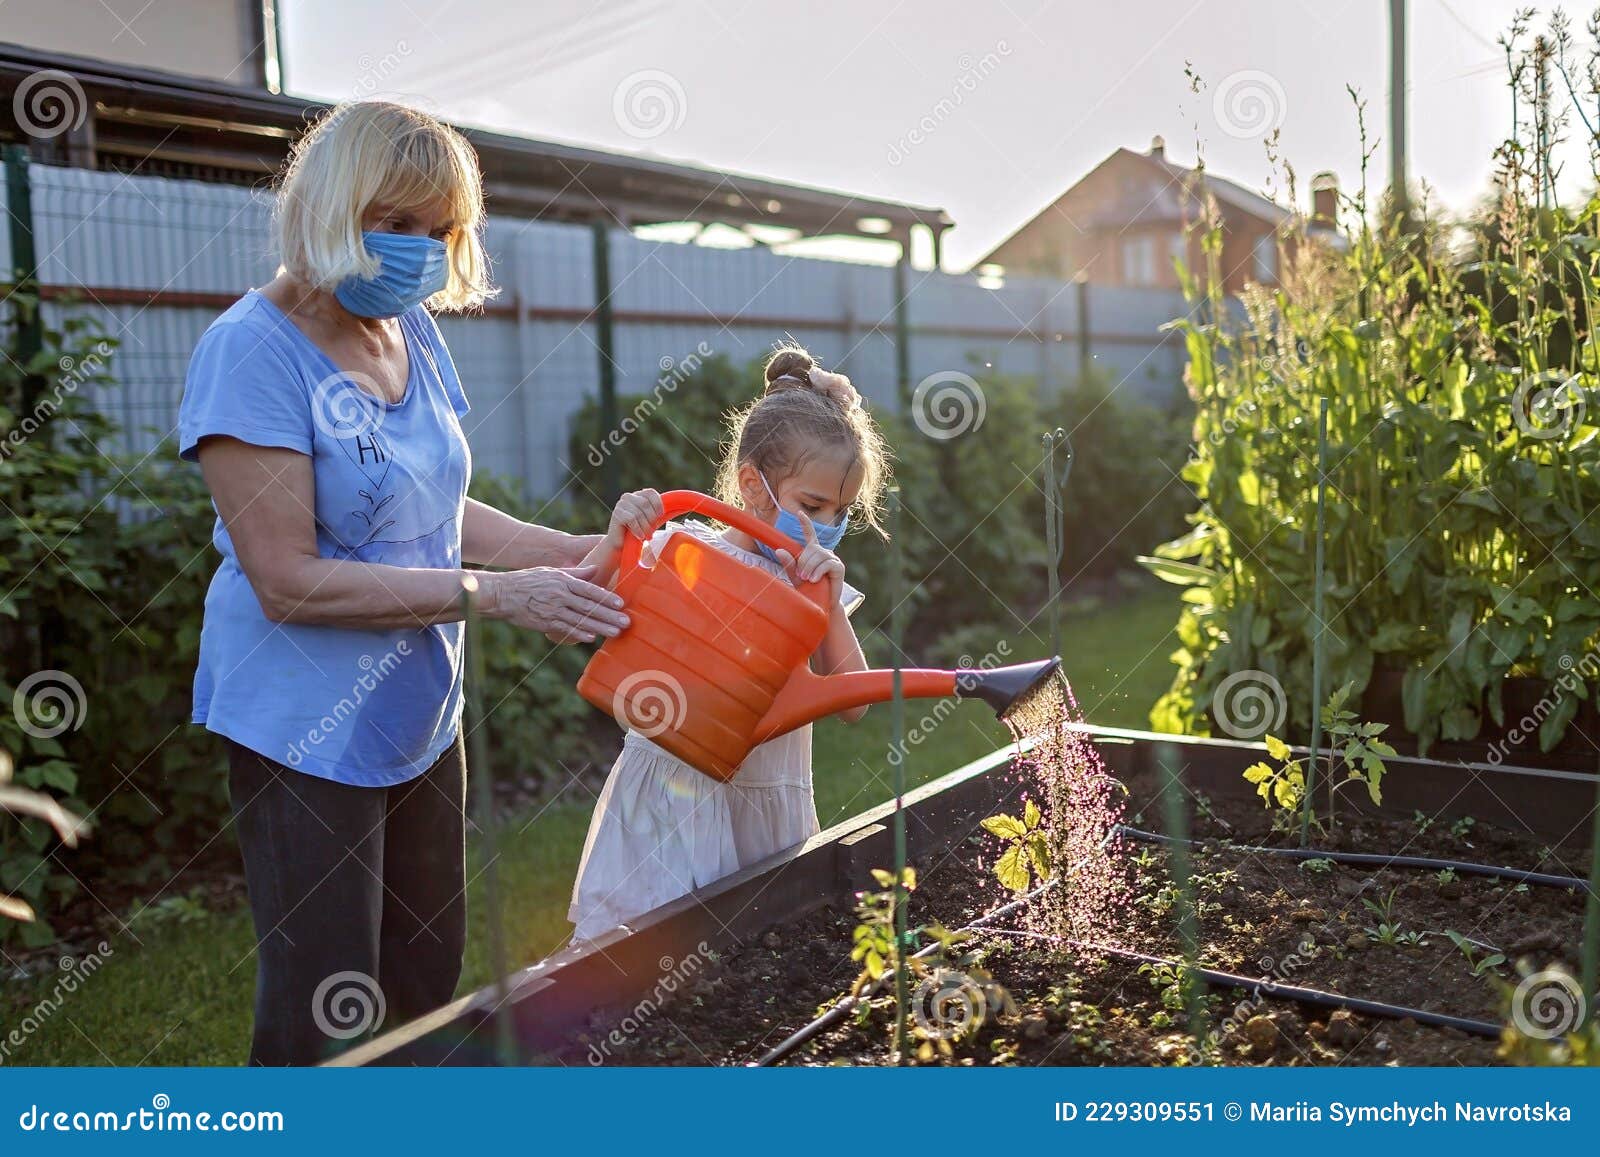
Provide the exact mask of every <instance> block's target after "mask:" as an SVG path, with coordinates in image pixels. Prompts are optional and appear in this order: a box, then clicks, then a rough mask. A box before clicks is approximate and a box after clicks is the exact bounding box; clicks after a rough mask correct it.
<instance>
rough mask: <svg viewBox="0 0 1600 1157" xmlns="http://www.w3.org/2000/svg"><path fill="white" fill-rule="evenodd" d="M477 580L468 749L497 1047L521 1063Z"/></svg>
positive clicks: (501, 1058)
mask: <svg viewBox="0 0 1600 1157" xmlns="http://www.w3.org/2000/svg"><path fill="white" fill-rule="evenodd" d="M477 589H478V580H477V579H476V578H475V577H474V576H472V575H470V574H467V575H462V576H461V608H462V612H463V615H462V617H463V618H464V619H465V620H466V624H467V626H466V631H467V639H466V644H467V681H466V693H467V716H468V723H467V750H468V753H469V758H470V759H471V761H472V786H473V797H474V798H473V802H474V805H475V810H476V811H477V813H478V826H479V828H481V829H482V831H483V854H484V870H483V890H484V898H485V901H486V907H487V908H488V923H489V966H490V968H491V969H492V970H493V971H494V985H495V991H494V998H495V999H494V1012H493V1014H492V1015H493V1018H494V1051H495V1060H496V1061H497V1062H499V1064H501V1065H503V1066H511V1065H515V1064H517V1063H518V1060H517V1050H516V1045H515V1042H514V1041H513V1039H512V1035H511V1014H510V1010H509V1009H507V1007H506V1000H507V989H506V942H505V929H504V927H503V926H502V924H501V911H500V847H499V840H498V839H497V838H496V836H495V825H494V776H493V775H492V774H490V771H489V751H488V742H487V740H488V735H487V732H486V730H485V728H486V727H487V723H488V721H487V720H486V719H485V718H484V714H483V682H484V675H483V631H482V628H481V624H480V623H479V621H478V612H477V611H476V610H475V609H474V608H473V605H472V596H473V594H474V593H476V591H477Z"/></svg>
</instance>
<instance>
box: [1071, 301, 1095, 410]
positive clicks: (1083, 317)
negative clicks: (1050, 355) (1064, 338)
mask: <svg viewBox="0 0 1600 1157" xmlns="http://www.w3.org/2000/svg"><path fill="white" fill-rule="evenodd" d="M1072 284H1073V285H1074V286H1075V287H1076V289H1077V298H1078V384H1079V385H1083V384H1084V383H1086V382H1087V381H1088V380H1089V372H1090V370H1091V369H1093V368H1094V348H1093V346H1092V345H1091V343H1090V339H1089V275H1088V274H1086V273H1080V274H1078V275H1077V276H1076V277H1074V278H1073V279H1072Z"/></svg>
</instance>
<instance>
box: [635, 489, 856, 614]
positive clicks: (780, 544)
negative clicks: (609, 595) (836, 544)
mask: <svg viewBox="0 0 1600 1157" xmlns="http://www.w3.org/2000/svg"><path fill="white" fill-rule="evenodd" d="M661 504H662V507H663V509H662V512H661V517H660V518H659V519H657V520H656V522H655V524H654V525H653V526H652V527H651V528H650V531H651V533H652V534H653V533H655V531H656V530H658V529H659V528H660V527H661V525H662V524H663V523H665V522H667V521H668V520H670V519H672V518H675V517H676V516H678V515H680V514H704V515H707V516H708V517H711V518H714V519H716V520H717V521H718V522H722V523H726V524H727V525H729V526H731V527H733V528H734V529H735V530H742V531H744V532H745V533H746V534H748V535H749V536H750V537H751V538H753V539H755V540H756V541H757V542H764V543H766V544H767V545H768V546H770V547H771V548H772V549H773V550H786V551H788V552H789V553H790V554H791V555H793V556H795V557H796V558H798V557H799V556H800V551H801V550H803V549H804V544H802V543H798V542H796V541H795V540H794V539H792V538H790V537H789V536H788V535H787V534H783V533H781V532H780V531H778V530H777V529H775V528H773V527H771V526H768V525H767V524H766V523H765V522H762V521H761V520H760V519H759V518H757V517H756V516H755V515H753V514H750V513H748V512H746V511H743V510H740V509H739V508H738V507H737V506H729V505H728V504H727V503H726V502H718V501H717V500H716V499H715V498H712V497H711V496H710V495H709V494H701V493H700V492H699V491H698V490H668V491H666V492H665V493H663V494H662V495H661ZM643 549H644V540H643V539H642V538H640V537H639V536H638V535H636V534H634V533H633V531H631V530H624V531H623V532H622V558H621V561H620V563H619V565H618V568H617V582H618V584H619V585H620V584H621V582H622V580H623V578H625V577H626V576H627V575H629V574H631V573H632V572H633V568H634V567H636V566H638V565H639V552H640V551H641V550H643ZM828 586H829V584H828V582H827V580H825V579H817V580H816V581H814V582H808V583H801V584H800V585H799V587H798V588H797V589H798V590H799V591H800V592H801V593H802V594H804V595H806V596H807V597H809V598H810V599H811V601H812V602H814V603H816V604H817V606H819V607H821V608H822V609H823V610H824V611H826V610H827V609H828V595H829V591H828Z"/></svg>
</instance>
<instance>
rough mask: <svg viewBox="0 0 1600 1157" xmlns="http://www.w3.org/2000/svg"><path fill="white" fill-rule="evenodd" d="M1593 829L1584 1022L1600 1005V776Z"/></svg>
mask: <svg viewBox="0 0 1600 1157" xmlns="http://www.w3.org/2000/svg"><path fill="white" fill-rule="evenodd" d="M1595 784H1596V787H1595V812H1594V815H1593V817H1592V818H1593V826H1594V832H1593V835H1592V838H1591V840H1590V848H1589V855H1590V861H1589V894H1588V896H1586V897H1585V898H1584V905H1583V960H1582V969H1581V970H1582V972H1583V978H1582V984H1583V991H1584V992H1585V993H1587V994H1588V998H1589V1000H1588V1004H1587V1006H1586V1008H1585V1016H1584V1021H1585V1024H1586V1025H1588V1026H1591V1027H1592V1026H1593V1025H1594V1024H1595V1014H1596V1012H1597V1011H1600V1010H1597V1009H1596V1005H1600V776H1597V777H1596V778H1595Z"/></svg>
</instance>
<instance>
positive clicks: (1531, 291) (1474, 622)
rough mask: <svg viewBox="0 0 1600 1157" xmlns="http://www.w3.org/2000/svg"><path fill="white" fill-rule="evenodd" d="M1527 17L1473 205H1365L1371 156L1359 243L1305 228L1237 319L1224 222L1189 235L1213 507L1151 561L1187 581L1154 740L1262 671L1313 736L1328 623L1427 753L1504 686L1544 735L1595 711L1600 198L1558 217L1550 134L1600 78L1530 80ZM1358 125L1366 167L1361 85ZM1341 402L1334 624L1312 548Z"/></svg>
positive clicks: (1188, 474) (1498, 709)
mask: <svg viewBox="0 0 1600 1157" xmlns="http://www.w3.org/2000/svg"><path fill="white" fill-rule="evenodd" d="M1526 29H1527V22H1526V20H1525V19H1523V18H1520V17H1519V18H1518V19H1517V20H1516V21H1515V22H1514V24H1513V27H1512V29H1511V30H1510V32H1509V33H1508V35H1507V37H1506V40H1505V43H1506V59H1507V61H1508V65H1509V66H1510V67H1511V68H1512V72H1511V75H1509V76H1508V98H1509V99H1508V102H1507V104H1508V107H1509V110H1510V115H1509V116H1508V117H1507V123H1508V124H1509V125H1510V126H1511V128H1512V132H1511V135H1510V137H1509V138H1508V139H1507V140H1506V141H1505V142H1504V143H1503V144H1502V145H1501V147H1500V148H1499V149H1498V150H1497V152H1496V155H1495V158H1494V159H1495V162H1496V186H1497V187H1496V189H1495V193H1494V196H1493V198H1492V200H1491V202H1490V203H1489V205H1488V207H1487V208H1486V209H1485V210H1484V211H1483V212H1481V213H1480V214H1479V215H1477V216H1476V217H1474V218H1472V219H1469V220H1466V221H1454V220H1447V219H1443V218H1442V217H1440V216H1439V215H1438V214H1437V212H1436V211H1435V210H1434V209H1433V208H1432V207H1431V206H1429V205H1428V204H1427V203H1426V202H1425V201H1418V202H1413V203H1412V206H1411V208H1410V209H1409V211H1408V212H1407V213H1406V214H1403V215H1402V214H1400V213H1397V212H1395V211H1394V208H1395V207H1394V206H1393V205H1391V204H1379V203H1376V202H1375V201H1372V200H1369V196H1368V192H1367V182H1366V166H1365V162H1363V165H1362V180H1361V184H1360V188H1359V191H1358V192H1357V193H1356V194H1355V195H1354V196H1350V197H1345V198H1342V199H1341V201H1340V204H1339V218H1340V224H1341V226H1342V231H1343V234H1344V239H1343V241H1342V242H1341V243H1340V244H1337V245H1328V244H1323V243H1322V242H1321V241H1319V240H1318V238H1317V237H1316V236H1315V235H1314V230H1313V229H1312V228H1311V226H1312V222H1309V221H1305V220H1296V221H1294V222H1293V223H1292V224H1291V225H1290V226H1288V227H1287V228H1286V230H1285V233H1284V236H1283V252H1282V260H1281V261H1280V268H1281V269H1282V270H1283V275H1282V279H1281V284H1280V285H1278V286H1275V287H1271V288H1268V287H1261V286H1254V287H1250V288H1247V289H1246V290H1245V291H1244V292H1243V293H1242V294H1240V295H1239V298H1238V301H1237V305H1238V308H1237V309H1235V308H1234V303H1233V302H1231V301H1229V300H1228V299H1227V295H1226V294H1225V293H1224V289H1223V274H1224V271H1225V266H1224V263H1223V252H1222V240H1223V236H1222V234H1223V230H1222V215H1221V213H1220V211H1217V210H1209V209H1208V211H1207V213H1206V215H1205V217H1204V219H1203V220H1201V221H1200V222H1199V223H1198V224H1197V226H1196V230H1197V233H1198V241H1199V244H1198V245H1197V246H1196V249H1197V250H1198V251H1199V253H1200V260H1199V261H1198V262H1197V264H1196V266H1195V268H1194V269H1193V270H1190V269H1184V270H1183V284H1184V289H1185V292H1186V294H1187V296H1188V300H1189V305H1190V310H1189V313H1188V316H1187V317H1186V318H1185V319H1184V320H1181V321H1178V322H1175V323H1173V327H1172V328H1173V329H1174V330H1175V331H1177V332H1178V333H1180V334H1181V335H1182V336H1183V339H1184V342H1185V345H1186V349H1187V355H1188V357H1187V361H1188V364H1187V369H1186V373H1185V380H1186V384H1187V387H1188V390H1189V393H1190V396H1191V398H1192V399H1193V401H1194V405H1195V410H1196V421H1195V427H1194V431H1193V444H1194V447H1195V455H1194V457H1193V459H1192V460H1191V462H1190V463H1189V464H1188V465H1187V466H1186V467H1185V469H1184V471H1183V476H1184V479H1185V481H1186V482H1187V483H1188V485H1189V486H1190V487H1191V489H1192V490H1193V492H1194V495H1195V497H1196V499H1197V500H1198V502H1199V504H1200V509H1199V511H1198V512H1197V513H1196V514H1195V515H1193V516H1192V518H1191V520H1190V521H1191V524H1192V525H1191V529H1190V530H1189V532H1188V533H1186V534H1184V535H1182V536H1180V537H1177V538H1175V539H1173V540H1171V541H1169V542H1167V543H1165V544H1164V545H1162V546H1161V547H1159V548H1157V549H1156V550H1154V551H1153V552H1152V554H1151V555H1150V556H1148V557H1147V558H1146V559H1145V560H1142V561H1144V562H1145V564H1146V565H1147V566H1148V567H1149V569H1150V570H1151V571H1152V572H1153V573H1155V574H1156V575H1157V576H1158V577H1161V578H1163V579H1165V580H1166V581H1169V582H1172V583H1175V584H1177V585H1179V586H1181V587H1182V588H1183V601H1184V605H1183V609H1182V611H1181V613H1180V615H1179V618H1178V623H1177V626H1176V634H1177V638H1178V650H1177V653H1176V656H1175V658H1176V663H1177V670H1176V672H1175V675H1174V679H1173V682H1172V685H1171V687H1170V688H1169V690H1168V691H1167V693H1166V694H1165V695H1164V696H1163V697H1162V699H1161V700H1160V701H1159V702H1158V704H1157V705H1156V707H1155V709H1154V710H1153V712H1152V717H1151V718H1152V723H1153V725H1154V726H1155V727H1156V729H1157V730H1163V731H1174V732H1189V733H1202V734H1204V733H1209V732H1210V731H1211V727H1212V723H1211V707H1212V699H1213V696H1214V695H1215V693H1216V691H1217V690H1218V688H1219V686H1220V684H1221V683H1222V681H1223V680H1224V679H1226V678H1227V677H1228V676H1230V675H1232V674H1234V673H1237V672H1243V671H1255V672H1260V673H1264V674H1266V675H1267V676H1270V677H1271V678H1272V679H1274V680H1275V681H1276V682H1277V684H1278V686H1280V687H1281V688H1282V690H1283V692H1284V695H1285V700H1286V704H1287V707H1288V710H1289V713H1290V718H1289V721H1288V723H1287V724H1286V725H1285V726H1283V727H1281V728H1279V729H1277V733H1278V734H1280V735H1292V736H1294V737H1296V738H1297V739H1299V740H1300V741H1301V742H1304V740H1305V737H1306V736H1307V735H1308V733H1309V731H1310V728H1311V722H1312V720H1311V716H1310V712H1311V710H1315V709H1316V705H1315V704H1313V703H1312V702H1311V694H1310V688H1311V656H1312V646H1313V642H1314V641H1315V640H1316V639H1317V638H1318V637H1319V635H1320V637H1321V638H1322V642H1323V646H1324V649H1325V662H1326V673H1327V675H1328V676H1329V677H1330V679H1331V682H1330V685H1334V686H1337V685H1343V684H1350V685H1352V686H1353V688H1354V696H1356V697H1359V696H1361V695H1362V694H1363V693H1368V694H1374V695H1375V698H1374V700H1373V703H1374V705H1381V707H1382V709H1383V710H1385V711H1388V710H1390V704H1391V703H1392V704H1393V708H1392V709H1393V713H1394V714H1393V715H1385V716H1384V717H1383V718H1384V719H1385V721H1390V722H1400V721H1402V720H1403V723H1404V727H1405V730H1406V731H1407V732H1409V733H1410V734H1411V735H1413V736H1415V737H1416V739H1417V742H1418V744H1419V747H1420V749H1421V750H1422V752H1423V753H1424V754H1426V752H1427V750H1428V749H1429V747H1430V746H1431V745H1432V744H1434V743H1436V742H1438V741H1440V740H1453V741H1465V740H1472V739H1475V738H1478V737H1480V735H1481V734H1482V732H1483V731H1484V729H1485V728H1486V726H1488V725H1490V724H1492V725H1493V727H1495V728H1501V729H1504V728H1507V727H1508V726H1510V725H1511V724H1512V723H1514V722H1515V720H1514V719H1508V715H1509V714H1511V713H1510V712H1509V711H1508V708H1507V695H1506V690H1507V686H1508V681H1509V680H1511V679H1527V680H1532V681H1533V682H1534V686H1533V687H1532V688H1531V690H1532V691H1533V694H1534V697H1539V698H1541V700H1542V702H1541V708H1540V710H1539V711H1538V712H1537V716H1536V717H1537V719H1538V726H1537V738H1538V743H1539V747H1540V749H1541V750H1544V751H1549V750H1551V749H1552V748H1553V747H1554V746H1555V745H1556V744H1557V743H1558V742H1560V741H1561V739H1562V737H1563V735H1564V734H1565V733H1566V731H1567V729H1568V727H1569V725H1570V724H1571V722H1572V720H1573V719H1574V717H1575V716H1576V715H1577V713H1578V711H1579V709H1580V707H1581V706H1582V705H1583V704H1584V703H1586V702H1589V703H1595V704H1596V705H1600V686H1596V685H1595V683H1596V680H1594V679H1592V678H1591V677H1590V673H1589V671H1588V669H1587V668H1583V667H1581V666H1580V667H1575V666H1574V663H1575V660H1577V659H1579V658H1580V657H1582V656H1585V655H1587V654H1589V653H1590V652H1591V651H1592V650H1593V648H1594V646H1595V643H1596V640H1597V637H1600V602H1597V601H1596V600H1595V598H1594V597H1593V595H1592V593H1591V590H1592V588H1593V585H1594V581H1595V577H1594V576H1595V575H1596V574H1597V573H1600V530H1597V529H1596V528H1595V527H1594V526H1593V525H1592V523H1593V520H1592V518H1590V517H1589V515H1590V512H1592V511H1593V510H1595V509H1596V507H1597V506H1600V437H1597V433H1600V426H1597V423H1600V406H1597V405H1596V404H1595V399H1596V390H1597V386H1600V342H1597V341H1596V339H1595V337H1594V335H1593V330H1592V318H1593V312H1592V311H1593V310H1594V308H1595V303H1596V301H1597V300H1600V197H1597V196H1595V195H1594V194H1592V193H1588V194H1586V195H1585V199H1584V200H1583V201H1582V202H1581V203H1580V204H1577V205H1575V206H1573V207H1571V208H1566V207H1561V206H1557V205H1554V204H1553V203H1552V198H1551V197H1550V195H1549V185H1548V180H1549V173H1550V171H1551V162H1550V152H1549V151H1550V149H1551V148H1552V147H1553V142H1554V141H1555V140H1557V139H1559V138H1560V136H1561V134H1560V133H1559V132H1550V131H1549V127H1550V126H1551V125H1552V124H1553V123H1559V122H1560V121H1561V119H1562V118H1563V117H1564V116H1566V115H1567V114H1568V113H1570V112H1575V113H1577V114H1579V115H1582V116H1585V117H1588V116H1590V115H1591V113H1590V110H1589V109H1588V107H1587V104H1586V103H1585V102H1587V97H1585V96H1584V95H1583V90H1582V86H1581V84H1580V85H1578V86H1577V87H1576V88H1572V89H1568V90H1566V91H1563V88H1562V86H1561V85H1559V84H1556V83H1550V84H1544V83H1543V82H1542V81H1540V82H1539V83H1538V84H1537V85H1535V84H1534V80H1533V78H1534V77H1535V75H1536V74H1537V76H1539V77H1545V76H1547V75H1548V74H1547V72H1546V71H1544V70H1542V69H1540V70H1536V69H1534V68H1532V67H1529V66H1528V64H1527V63H1526V53H1527V50H1528V47H1529V46H1528V44H1527V35H1526ZM1553 36H1554V34H1552V37H1553ZM1552 37H1543V38H1541V40H1540V41H1539V42H1538V43H1536V44H1535V45H1534V51H1535V52H1536V53H1537V52H1538V51H1540V45H1543V46H1545V48H1546V50H1547V48H1548V45H1549V43H1551V41H1552ZM1574 93H1576V96H1573V94H1574ZM1569 98H1571V103H1570V105H1568V104H1566V103H1565V102H1567V101H1568V100H1569ZM1355 119H1356V125H1357V131H1358V133H1359V136H1360V142H1361V152H1362V155H1363V157H1365V156H1367V155H1370V154H1369V152H1368V139H1367V133H1366V125H1365V120H1366V111H1365V107H1364V105H1362V104H1361V103H1360V102H1359V100H1358V101H1357V104H1356V116H1355ZM1591 155H1594V156H1600V155H1595V154H1593V151H1592V150H1591ZM1291 181H1292V177H1291ZM1593 185H1594V181H1593V180H1592V179H1591V180H1590V181H1589V186H1588V187H1589V188H1592V187H1593ZM1290 189H1291V191H1292V189H1293V185H1292V183H1291V185H1290ZM1289 199H1290V201H1291V202H1292V201H1294V200H1296V199H1297V198H1294V197H1290V198H1289ZM1324 400H1326V402H1327V404H1328V454H1327V461H1328V463H1329V474H1328V488H1327V503H1326V533H1325V546H1326V570H1325V574H1326V584H1325V590H1324V594H1325V613H1324V622H1325V624H1326V628H1325V629H1322V628H1321V627H1319V625H1318V624H1317V623H1315V622H1313V621H1312V613H1311V608H1312V607H1313V605H1314V597H1313V594H1314V592H1313V579H1314V576H1313V568H1312V561H1311V560H1312V559H1313V556H1314V554H1315V551H1314V543H1313V541H1312V534H1313V526H1314V512H1315V509H1316V491H1317V469H1316V465H1315V464H1316V461H1317V434H1316V431H1317V428H1318V412H1319V407H1320V406H1321V404H1322V403H1323V401H1324ZM1380 690H1381V691H1382V692H1383V696H1382V697H1381V698H1379V697H1376V692H1378V691H1380ZM1541 692H1542V695H1541ZM1354 701H1356V700H1355V699H1353V702H1354ZM1361 710H1362V711H1363V713H1364V714H1365V715H1367V716H1368V717H1372V716H1373V715H1374V714H1375V708H1374V707H1370V706H1369V707H1363V708H1361Z"/></svg>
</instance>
